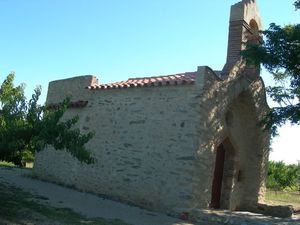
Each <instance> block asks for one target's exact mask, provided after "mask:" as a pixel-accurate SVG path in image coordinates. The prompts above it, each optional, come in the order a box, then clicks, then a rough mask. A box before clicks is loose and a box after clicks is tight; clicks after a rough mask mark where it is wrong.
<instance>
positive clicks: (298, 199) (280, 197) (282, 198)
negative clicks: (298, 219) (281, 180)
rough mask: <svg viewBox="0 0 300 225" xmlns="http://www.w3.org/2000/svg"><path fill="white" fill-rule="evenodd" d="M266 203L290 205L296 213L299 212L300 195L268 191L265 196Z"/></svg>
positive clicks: (297, 193)
mask: <svg viewBox="0 0 300 225" xmlns="http://www.w3.org/2000/svg"><path fill="white" fill-rule="evenodd" d="M266 201H267V203H270V204H274V205H292V206H293V207H294V209H296V211H299V210H300V193H299V192H285V191H271V190H268V191H267V194H266Z"/></svg>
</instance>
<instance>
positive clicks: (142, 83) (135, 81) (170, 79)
mask: <svg viewBox="0 0 300 225" xmlns="http://www.w3.org/2000/svg"><path fill="white" fill-rule="evenodd" d="M195 80H196V72H187V73H179V74H174V75H167V76H158V77H140V78H129V79H128V80H127V81H120V82H114V83H110V84H94V85H91V86H88V87H87V88H88V89H91V90H95V89H117V88H133V87H151V86H174V85H183V84H194V83H195Z"/></svg>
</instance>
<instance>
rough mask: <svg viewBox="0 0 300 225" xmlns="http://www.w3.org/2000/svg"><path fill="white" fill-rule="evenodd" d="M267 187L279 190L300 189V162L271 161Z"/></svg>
mask: <svg viewBox="0 0 300 225" xmlns="http://www.w3.org/2000/svg"><path fill="white" fill-rule="evenodd" d="M267 188H270V189H273V190H278V191H279V190H285V189H288V188H289V189H291V190H298V191H300V190H299V188H300V164H299V163H298V165H286V164H284V162H282V161H279V162H274V161H269V163H268V177H267Z"/></svg>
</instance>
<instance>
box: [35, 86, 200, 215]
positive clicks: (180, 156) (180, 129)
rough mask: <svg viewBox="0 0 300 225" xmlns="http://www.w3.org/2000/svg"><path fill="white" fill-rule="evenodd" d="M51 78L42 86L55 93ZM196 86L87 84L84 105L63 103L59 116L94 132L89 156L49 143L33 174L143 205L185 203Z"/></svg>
mask: <svg viewBox="0 0 300 225" xmlns="http://www.w3.org/2000/svg"><path fill="white" fill-rule="evenodd" d="M54 83H55V85H53V86H52V88H53V89H52V90H51V88H50V90H49V93H56V95H57V94H58V93H59V92H60V87H61V85H59V82H54ZM50 87H51V86H50ZM66 87H68V85H66V86H65V88H64V91H65V90H66ZM197 87H198V86H197V85H182V86H166V87H148V88H130V89H113V90H95V91H90V90H89V95H82V97H85V99H77V100H88V102H89V103H88V105H87V106H86V107H85V108H83V109H70V110H68V111H67V115H66V117H71V116H75V115H77V114H78V115H79V118H80V120H79V123H78V126H79V127H80V129H81V130H82V131H93V132H95V136H94V138H93V139H92V140H91V141H90V142H89V143H88V145H87V147H88V148H89V149H91V151H92V152H93V156H94V157H95V158H96V159H97V161H96V163H95V164H93V165H84V164H81V163H79V162H78V161H77V160H75V159H74V158H72V157H71V156H70V155H69V154H68V153H66V152H60V151H55V150H53V149H51V148H50V147H49V148H48V149H46V150H44V151H42V152H40V153H39V154H38V155H37V158H36V161H35V168H34V171H35V173H36V174H37V175H38V176H39V177H41V178H44V179H48V180H52V181H56V182H60V183H64V184H66V185H72V186H75V187H76V188H78V189H80V190H84V191H91V192H95V193H100V194H105V195H109V196H113V197H115V198H119V199H121V200H124V201H129V202H133V203H134V204H137V205H140V206H143V207H146V208H155V209H157V210H164V209H166V208H174V207H179V206H180V207H182V206H186V207H187V206H188V207H190V202H191V199H192V179H193V169H194V160H195V149H197V145H198V143H197V141H198V133H197V130H196V129H197V124H199V115H198V114H197V113H196V111H195V109H194V105H195V104H194V102H193V99H194V98H193V96H194V95H195V93H196V92H197ZM58 88H59V89H58ZM81 89H82V87H81ZM81 89H79V90H78V91H77V92H79V91H80V90H81ZM56 95H52V96H54V97H51V95H48V99H47V101H48V102H51V103H53V102H55V101H56V100H58V98H57V97H56ZM201 173H204V174H205V173H206V171H201Z"/></svg>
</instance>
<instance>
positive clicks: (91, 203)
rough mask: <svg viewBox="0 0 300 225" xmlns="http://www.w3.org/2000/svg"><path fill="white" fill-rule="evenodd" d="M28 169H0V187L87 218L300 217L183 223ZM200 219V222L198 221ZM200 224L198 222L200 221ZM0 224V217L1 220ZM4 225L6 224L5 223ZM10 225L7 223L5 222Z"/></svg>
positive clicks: (138, 221) (168, 223)
mask: <svg viewBox="0 0 300 225" xmlns="http://www.w3.org/2000/svg"><path fill="white" fill-rule="evenodd" d="M30 173H31V170H29V169H17V168H5V167H0V184H7V185H11V186H14V187H17V188H21V189H22V190H23V191H25V192H29V193H32V194H33V195H38V196H42V197H43V198H41V199H39V201H40V202H41V203H42V204H45V205H48V206H51V207H55V208H69V209H72V210H73V211H74V212H76V213H79V214H82V215H83V216H86V217H88V218H96V217H101V218H104V219H119V220H121V221H123V222H125V223H127V224H132V225H196V224H197V225H200V224H203V225H217V224H219V225H220V224H222V225H224V224H228V225H229V224H230V225H299V224H300V218H299V217H297V218H293V219H279V218H273V217H267V216H263V215H259V214H253V213H249V212H229V211H211V210H200V209H195V210H196V211H195V215H197V216H196V217H195V218H197V219H196V220H197V221H199V223H195V224H191V223H186V222H184V221H182V220H179V219H176V218H173V217H169V216H166V215H164V214H160V213H155V212H151V211H147V210H144V209H140V208H138V207H133V206H129V205H126V204H123V203H120V202H116V201H112V200H108V199H104V198H101V197H98V196H96V195H93V194H88V193H83V192H79V191H76V190H73V189H70V188H66V187H63V186H59V185H56V184H52V183H48V182H43V181H39V180H36V179H31V178H29V177H28V176H26V175H29V174H30ZM198 219H199V220H198ZM200 221H201V222H200ZM0 224H1V218H0ZM4 224H7V223H4ZM8 224H10V223H8Z"/></svg>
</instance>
